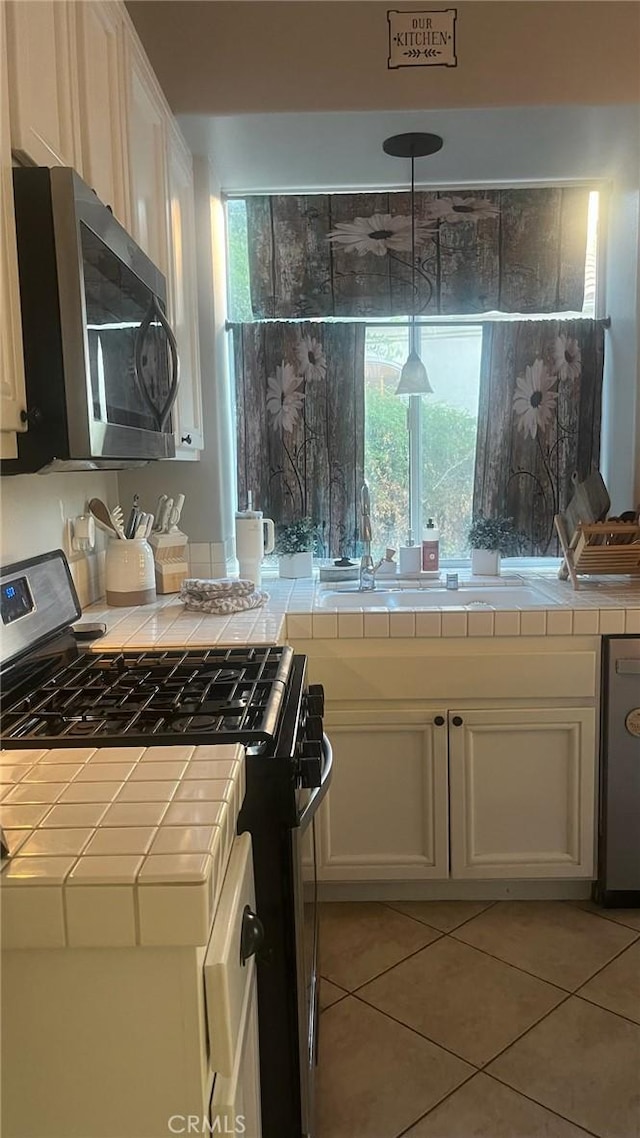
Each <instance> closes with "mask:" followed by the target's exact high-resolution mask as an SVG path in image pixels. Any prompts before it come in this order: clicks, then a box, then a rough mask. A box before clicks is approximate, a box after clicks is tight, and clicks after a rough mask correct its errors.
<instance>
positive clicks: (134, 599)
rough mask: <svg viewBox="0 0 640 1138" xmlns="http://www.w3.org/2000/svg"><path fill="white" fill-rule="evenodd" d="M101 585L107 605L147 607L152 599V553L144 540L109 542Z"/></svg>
mask: <svg viewBox="0 0 640 1138" xmlns="http://www.w3.org/2000/svg"><path fill="white" fill-rule="evenodd" d="M105 584H106V594H107V604H108V605H113V606H116V607H117V606H120V607H122V606H124V605H148V604H150V603H151V601H154V600H155V599H156V584H155V577H154V568H153V553H152V552H151V548H150V546H149V543H148V542H147V541H146V540H145V538H143V537H138V538H131V539H130V540H129V541H121V539H120V538H117V537H114V538H112V539H111V541H110V542H109V544H108V545H107V556H106V561H105Z"/></svg>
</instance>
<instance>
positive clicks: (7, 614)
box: [0, 577, 35, 624]
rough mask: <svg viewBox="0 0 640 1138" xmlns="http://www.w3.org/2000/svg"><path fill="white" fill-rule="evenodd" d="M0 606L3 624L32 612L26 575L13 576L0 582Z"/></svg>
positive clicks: (31, 599) (32, 606)
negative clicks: (11, 578) (0, 586)
mask: <svg viewBox="0 0 640 1138" xmlns="http://www.w3.org/2000/svg"><path fill="white" fill-rule="evenodd" d="M0 608H1V611H2V623H3V624H11V623H12V621H14V620H19V619H20V617H21V616H26V615H27V613H30V612H33V610H34V608H35V605H34V603H33V597H32V596H31V589H30V588H29V582H28V581H27V578H26V577H14V579H13V581H3V582H2V589H1V591H0Z"/></svg>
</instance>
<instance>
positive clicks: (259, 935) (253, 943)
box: [240, 905, 264, 964]
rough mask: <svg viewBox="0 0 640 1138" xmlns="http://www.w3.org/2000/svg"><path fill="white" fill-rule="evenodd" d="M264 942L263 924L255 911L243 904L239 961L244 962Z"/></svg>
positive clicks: (253, 954)
mask: <svg viewBox="0 0 640 1138" xmlns="http://www.w3.org/2000/svg"><path fill="white" fill-rule="evenodd" d="M263 944H264V925H263V924H262V921H261V920H260V917H259V916H258V915H257V913H254V912H253V910H252V909H250V908H249V906H248V905H245V907H244V912H243V914H242V929H241V931H240V962H241V964H246V963H247V960H248V959H249V957H250V956H255V954H256V953H257V952H258V951H259V950H260V949H261V948H262V946H263Z"/></svg>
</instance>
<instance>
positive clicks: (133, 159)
mask: <svg viewBox="0 0 640 1138" xmlns="http://www.w3.org/2000/svg"><path fill="white" fill-rule="evenodd" d="M125 55H126V91H127V128H128V135H129V188H130V209H131V232H132V234H133V236H134V237H135V239H136V241H137V242H138V244H139V245H140V246H141V248H142V249H144V251H145V253H146V254H147V255H148V256H149V257H150V258H151V260H152V261H153V263H154V264H155V265H157V266H158V268H159V269H160V270H161V271H162V272H163V273H165V274H166V273H167V269H168V243H167V236H168V224H169V221H168V217H169V215H168V208H167V207H168V201H167V197H168V194H167V120H168V113H167V111H166V109H165V105H164V102H163V99H162V95H161V93H160V90H159V88H158V84H157V81H156V78H155V75H154V74H153V71H152V70H151V68H150V66H149V64H148V62H147V59H146V57H145V55H144V54H143V52H142V51H141V49H140V47H139V45H138V43H137V41H136V40H135V39H134V38H133V36H129V37H128V38H127V43H126V52H125Z"/></svg>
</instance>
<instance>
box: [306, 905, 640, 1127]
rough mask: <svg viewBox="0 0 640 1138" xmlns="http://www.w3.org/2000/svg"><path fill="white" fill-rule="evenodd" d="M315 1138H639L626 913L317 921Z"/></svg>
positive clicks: (632, 943)
mask: <svg viewBox="0 0 640 1138" xmlns="http://www.w3.org/2000/svg"><path fill="white" fill-rule="evenodd" d="M320 914H321V915H320V925H321V932H320V938H321V939H320V973H321V976H322V981H321V987H320V1002H321V1007H322V1014H321V1017H320V1047H319V1054H320V1058H319V1069H318V1083H317V1098H316V1103H317V1138H400V1135H402V1136H403V1138H585V1136H586V1135H592V1136H596V1138H640V910H637V909H635V910H621V909H616V910H608V911H606V912H605V910H599V909H597V908H596V906H595V905H592V904H591V903H590V902H575V903H574V902H546V901H544V902H543V901H500V902H497V903H496V902H487V903H478V902H467V901H413V902H393V903H392V904H378V903H369V902H368V903H360V904H351V903H343V904H337V903H336V904H333V903H332V904H324V905H322V906H321V910H320Z"/></svg>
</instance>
